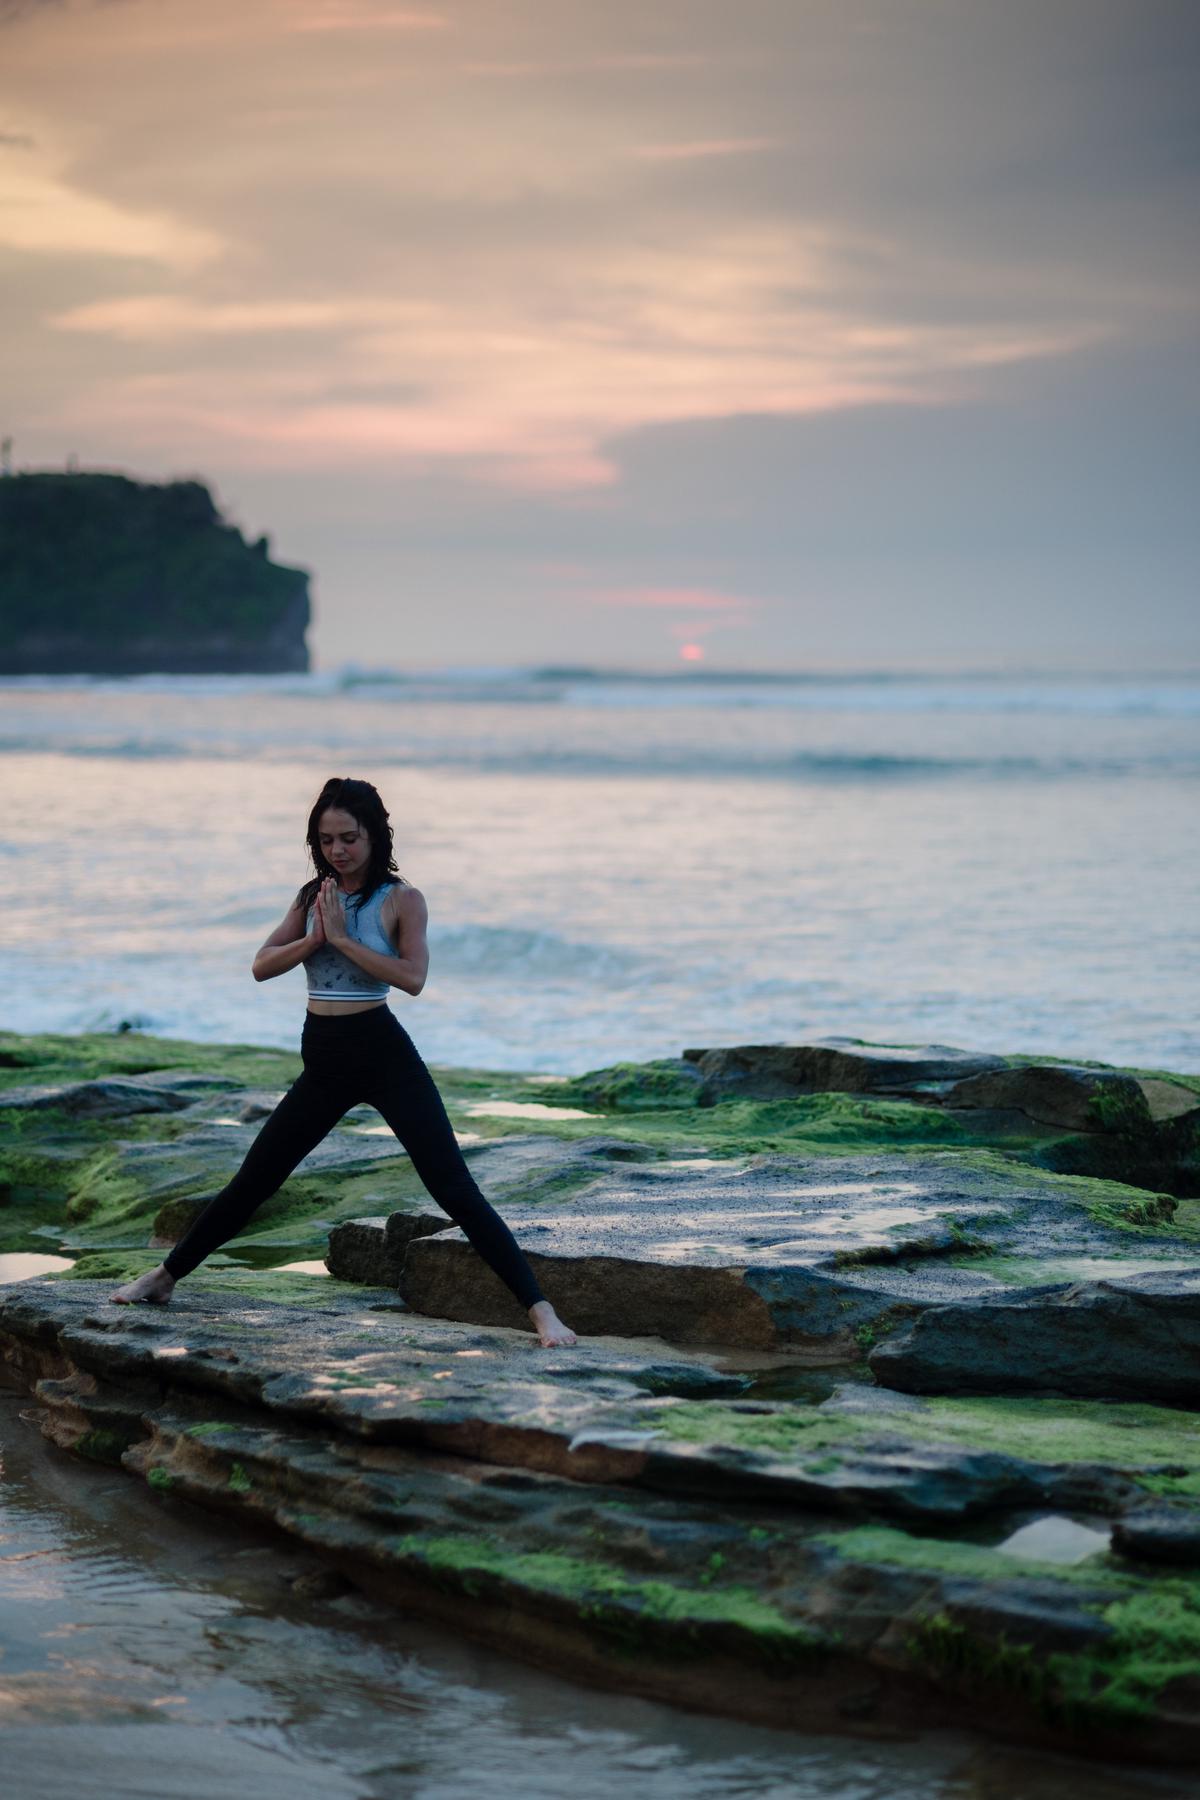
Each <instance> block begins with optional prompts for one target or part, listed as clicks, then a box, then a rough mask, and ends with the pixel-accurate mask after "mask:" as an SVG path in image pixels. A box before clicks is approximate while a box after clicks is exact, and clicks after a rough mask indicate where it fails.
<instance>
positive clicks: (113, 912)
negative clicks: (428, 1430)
mask: <svg viewBox="0 0 1200 1800" xmlns="http://www.w3.org/2000/svg"><path fill="white" fill-rule="evenodd" d="M0 756H2V757H3V771H4V789H3V792H4V819H3V824H2V825H0V858H2V859H3V866H4V871H5V876H6V880H5V882H4V891H5V901H4V916H3V922H2V924H0V993H2V995H3V1003H2V1006H0V1018H2V1020H3V1024H4V1025H5V1026H6V1027H7V1028H9V1029H12V1030H18V1031H67V1032H76V1031H95V1030H115V1029H119V1028H120V1027H121V1026H122V1025H124V1026H129V1027H134V1028H136V1029H140V1030H146V1031H152V1032H158V1033H162V1034H164V1035H166V1036H169V1037H183V1038H196V1039H203V1040H207V1041H236V1042H247V1043H260V1044H270V1045H289V1046H295V1045H296V1044H297V1042H298V1037H299V1029H300V1023H301V1015H302V1011H303V1006H304V978H303V973H302V971H300V970H295V971H292V972H291V973H290V974H289V975H286V976H283V977H281V978H279V979H278V980H276V981H273V982H268V983H263V984H261V985H259V984H256V983H255V982H254V981H253V979H252V978H251V975H250V962H251V959H252V957H253V954H254V951H255V949H256V948H257V947H258V945H259V944H260V943H261V942H262V940H263V939H264V937H266V935H267V933H268V932H269V931H270V930H272V929H273V927H274V926H275V925H276V924H277V923H278V922H279V920H280V919H281V917H282V916H283V913H284V912H285V911H286V909H287V906H288V904H289V902H290V900H291V898H292V896H293V895H294V893H295V891H296V888H297V887H298V886H299V884H300V882H301V881H302V880H304V879H305V877H306V875H307V873H308V869H307V864H306V858H305V848H304V821H305V817H306V815H307V811H308V808H309V806H310V805H311V803H312V800H313V799H314V798H315V795H316V793H317V791H318V789H319V788H320V785H321V783H322V782H323V781H324V780H325V779H326V778H327V777H328V776H330V775H356V776H361V777H365V778H366V779H368V780H370V781H373V782H374V783H375V784H376V785H377V786H378V788H379V789H380V791H381V793H382V794H383V796H384V799H385V802H386V803H387V805H388V807H389V809H390V811H391V814H392V821H393V824H394V826H395V830H396V843H397V861H398V864H399V867H400V869H401V871H402V873H403V874H405V875H406V876H407V877H408V878H409V880H411V881H413V882H415V883H416V885H417V886H418V887H419V888H421V890H422V891H423V893H424V894H425V897H426V899H427V901H428V904H429V912H430V934H429V941H430V950H431V964H430V976H429V980H428V983H427V985H426V987H425V989H424V991H423V993H422V994H421V995H420V996H419V997H417V998H415V999H414V998H412V997H411V996H409V995H406V994H403V993H400V992H398V991H397V992H396V994H395V995H394V996H393V1001H392V1004H393V1006H394V1008H395V1011H396V1012H397V1014H398V1016H399V1017H400V1018H401V1019H402V1020H403V1022H404V1024H405V1025H406V1027H407V1029H408V1030H409V1031H410V1032H411V1034H412V1036H413V1037H414V1039H415V1041H416V1042H417V1044H418V1046H419V1048H420V1049H421V1051H422V1053H423V1054H424V1055H425V1057H426V1059H427V1060H428V1061H430V1062H433V1063H435V1064H438V1063H440V1064H454V1065H460V1066H472V1067H478V1068H494V1069H520V1070H528V1071H530V1072H534V1071H540V1072H546V1073H563V1074H572V1073H578V1072H581V1071H583V1070H586V1069H594V1068H600V1067H603V1066H605V1065H607V1064H610V1063H613V1062H617V1061H620V1060H624V1059H637V1060H645V1059H649V1058H653V1057H666V1056H674V1055H677V1054H678V1053H679V1052H680V1050H682V1049H683V1048H684V1047H685V1046H701V1045H713V1044H737V1043H779V1042H801V1041H804V1040H809V1039H812V1038H814V1037H824V1036H827V1035H831V1034H836V1035H840V1036H850V1037H864V1038H870V1039H875V1040H882V1041H885V1042H893V1043H895V1042H899V1043H915V1042H920V1043H926V1042H938V1043H943V1044H955V1045H960V1046H963V1047H966V1048H975V1049H986V1050H995V1051H1006V1052H1012V1051H1030V1052H1037V1053H1040V1054H1045V1055H1053V1056H1058V1057H1062V1058H1065V1059H1087V1060H1098V1061H1104V1062H1116V1063H1127V1064H1133V1065H1136V1066H1140V1067H1145V1068H1156V1067H1157V1068H1167V1069H1170V1068H1174V1069H1179V1070H1192V1071H1194V1070H1200V955H1198V954H1197V952H1198V951H1200V907H1198V905H1197V893H1198V891H1200V880H1198V876H1200V847H1198V844H1200V834H1198V833H1197V829H1196V827H1197V807H1196V801H1197V798H1198V797H1200V678H1198V677H1197V676H1196V675H1195V674H1194V673H1192V674H1179V675H1172V674H1170V673H1161V674H1155V675H1136V676H1135V675H1130V676H1128V677H1124V678H1119V677H1116V676H1114V675H1112V674H1108V675H1087V676H1085V675H1079V676H1063V675H1055V676H1050V675H1039V674H1028V675H1019V674H991V675H988V674H982V675H981V674H957V675H956V674H946V673H939V674H935V675H916V674H896V675H874V674H872V675H863V676H857V677H856V676H849V675H830V674H825V675H812V676H807V677H797V676H793V675H782V674H781V675H773V674H770V673H764V674H761V675H746V674H729V675H716V674H713V673H712V672H709V671H697V670H688V671H681V672H680V673H679V674H668V675H653V674H642V675H638V674H620V673H612V672H605V671H601V670H593V669H585V668H542V669H532V668H531V669H468V668H461V669H446V670H441V671H433V672H423V673H417V674H406V673H403V672H395V673H389V672H386V671H370V670H360V669H342V670H340V671H336V672H332V673H324V674H314V675H309V676H286V677H278V678H263V677H246V678H228V677H207V678H199V677H197V678H182V677H165V676H164V677H148V678H144V679H136V680H124V681H116V680H103V681H87V680H82V679H80V680H66V679H26V680H20V681H8V682H6V683H4V684H2V685H0Z"/></svg>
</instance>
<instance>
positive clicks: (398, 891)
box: [317, 880, 429, 995]
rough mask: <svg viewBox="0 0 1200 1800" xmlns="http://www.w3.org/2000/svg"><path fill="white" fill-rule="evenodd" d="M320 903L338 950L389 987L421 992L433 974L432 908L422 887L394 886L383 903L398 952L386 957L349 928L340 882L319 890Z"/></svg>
mask: <svg viewBox="0 0 1200 1800" xmlns="http://www.w3.org/2000/svg"><path fill="white" fill-rule="evenodd" d="M317 904H318V905H319V906H320V908H321V919H322V923H323V924H324V927H325V936H326V939H327V940H328V942H329V943H331V944H332V945H333V947H334V949H335V950H340V951H341V953H342V955H343V956H348V957H349V958H350V961H351V962H353V963H357V964H358V966H359V968H360V969H364V970H365V971H366V972H367V974H368V975H375V976H377V977H378V979H379V980H380V981H386V982H387V984H388V986H389V987H398V988H403V989H404V992H405V993H406V994H414V995H416V994H419V993H420V991H421V989H422V988H423V987H424V986H425V977H426V975H427V974H428V973H429V945H428V943H427V942H426V930H427V927H428V924H429V909H428V907H427V906H426V904H425V896H424V894H422V893H421V891H420V889H419V888H414V887H403V888H402V887H394V888H393V889H392V891H391V893H390V894H389V895H388V896H387V899H386V900H385V901H384V903H383V908H382V913H381V922H382V924H383V928H384V932H385V934H386V935H387V936H388V937H395V939H396V944H397V953H396V955H395V956H383V955H382V954H381V953H380V952H379V951H378V950H368V949H367V946H366V945H365V944H360V943H359V941H358V939H357V938H352V937H351V936H350V934H349V932H348V931H347V930H346V912H345V907H344V905H343V902H342V896H341V894H340V892H339V891H338V885H337V883H336V881H333V880H327V881H325V882H324V883H323V884H322V886H321V889H320V891H319V893H318V897H317Z"/></svg>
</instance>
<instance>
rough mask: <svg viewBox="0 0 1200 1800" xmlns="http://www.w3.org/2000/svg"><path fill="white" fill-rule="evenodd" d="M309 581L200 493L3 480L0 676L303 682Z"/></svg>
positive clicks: (106, 478) (71, 480)
mask: <svg viewBox="0 0 1200 1800" xmlns="http://www.w3.org/2000/svg"><path fill="white" fill-rule="evenodd" d="M308 621H309V599H308V575H307V573H306V572H305V571H304V570H303V569H293V568H285V567H283V566H281V565H280V564H278V563H273V562H272V561H271V560H270V554H269V546H268V543H267V539H266V538H265V537H261V538H259V539H258V540H257V541H256V542H255V543H253V544H248V543H247V542H246V540H245V539H244V538H243V536H242V534H241V532H240V531H239V530H238V529H237V527H236V526H234V525H231V524H229V523H228V522H227V521H226V520H225V519H223V518H222V516H221V514H220V513H219V511H218V510H217V508H216V506H215V505H214V503H213V499H212V496H211V494H210V493H209V491H208V489H207V488H206V487H205V486H204V484H203V483H202V482H199V481H171V482H167V483H165V484H163V485H161V486H160V485H155V484H154V483H150V482H139V481H132V480H130V479H129V478H128V477H127V476H124V475H104V474H75V473H67V474H58V473H49V472H47V473H36V474H22V475H12V476H7V477H5V478H4V479H3V480H0V674H8V675H33V674H54V675H67V674H88V675H123V674H147V673H164V674H205V673H214V674H216V673H243V672H244V673H253V674H259V673H262V674H269V673H283V672H290V671H295V670H304V669H307V667H308V651H307V647H306V645H305V641H304V633H305V630H306V627H307V625H308Z"/></svg>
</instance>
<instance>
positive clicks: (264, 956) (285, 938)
mask: <svg viewBox="0 0 1200 1800" xmlns="http://www.w3.org/2000/svg"><path fill="white" fill-rule="evenodd" d="M304 924H305V914H304V909H303V907H301V906H297V905H292V906H291V907H289V909H288V911H287V913H286V915H285V917H284V918H283V919H282V920H281V922H280V923H279V924H278V925H277V926H276V927H275V929H274V931H273V932H272V933H271V935H270V937H269V938H268V939H267V941H266V943H265V944H263V945H261V946H260V948H259V949H258V950H257V951H256V952H255V956H254V961H253V963H252V964H251V971H250V972H251V974H252V975H253V976H254V979H255V981H270V979H271V977H272V976H273V975H286V974H287V972H288V970H289V969H294V968H295V967H296V964H297V963H302V962H304V960H305V959H306V958H307V957H309V956H311V955H312V953H313V951H314V950H319V949H320V947H321V945H322V944H323V943H324V942H325V933H324V931H323V929H322V927H321V909H320V907H317V909H316V911H315V913H314V915H313V928H312V930H311V931H308V932H306V931H305V929H304Z"/></svg>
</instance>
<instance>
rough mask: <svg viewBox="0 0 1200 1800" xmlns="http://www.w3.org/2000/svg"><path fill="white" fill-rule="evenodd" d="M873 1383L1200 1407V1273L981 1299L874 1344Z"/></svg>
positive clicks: (938, 1310)
mask: <svg viewBox="0 0 1200 1800" xmlns="http://www.w3.org/2000/svg"><path fill="white" fill-rule="evenodd" d="M869 1362H870V1368H871V1373H872V1374H873V1375H874V1377H875V1379H876V1380H877V1381H879V1382H882V1383H883V1385H884V1386H885V1387H895V1388H901V1389H903V1390H904V1391H905V1392H908V1393H925V1394H1028V1393H1057V1394H1072V1395H1086V1396H1095V1397H1096V1398H1104V1399H1114V1400H1152V1401H1156V1402H1159V1403H1163V1404H1166V1405H1174V1406H1196V1405H1197V1403H1198V1402H1200V1266H1198V1267H1193V1268H1190V1269H1175V1270H1164V1271H1162V1272H1161V1273H1159V1272H1155V1273H1151V1274H1143V1275H1135V1276H1130V1277H1126V1278H1125V1279H1123V1280H1113V1281H1082V1282H1073V1283H1068V1284H1064V1285H1061V1286H1053V1287H1043V1288H1033V1289H1029V1290H1027V1291H1025V1292H1023V1293H1022V1292H1017V1293H1013V1292H1011V1291H1010V1292H1007V1293H992V1294H985V1295H979V1296H977V1297H976V1298H974V1299H972V1300H971V1301H970V1302H969V1303H968V1304H965V1305H963V1304H957V1305H956V1304H951V1305H948V1306H939V1307H935V1308H932V1309H930V1310H927V1311H925V1312H923V1313H922V1314H921V1315H920V1317H919V1318H916V1319H914V1320H913V1322H912V1323H911V1325H909V1327H908V1328H907V1329H906V1330H904V1331H902V1332H900V1333H898V1334H897V1335H895V1336H892V1337H889V1338H888V1339H887V1340H886V1341H885V1342H883V1343H881V1344H877V1345H876V1347H875V1348H874V1350H873V1351H872V1352H871V1354H870V1358H869Z"/></svg>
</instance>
